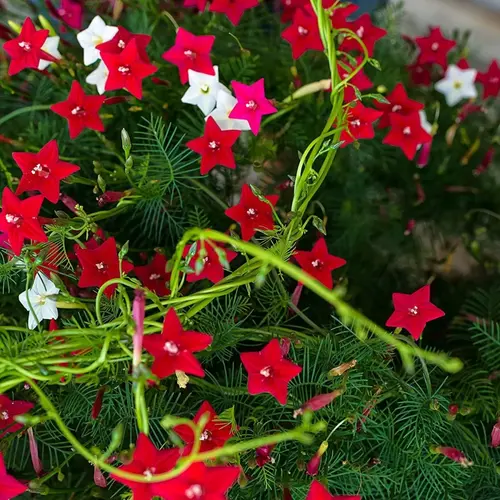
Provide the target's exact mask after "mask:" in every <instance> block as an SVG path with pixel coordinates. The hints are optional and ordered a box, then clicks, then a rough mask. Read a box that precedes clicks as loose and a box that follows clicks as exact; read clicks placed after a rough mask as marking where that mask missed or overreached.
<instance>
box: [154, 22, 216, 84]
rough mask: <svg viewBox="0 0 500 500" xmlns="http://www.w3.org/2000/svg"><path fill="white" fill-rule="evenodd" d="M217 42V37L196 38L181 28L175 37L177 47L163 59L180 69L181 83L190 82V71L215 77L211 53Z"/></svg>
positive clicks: (171, 49) (203, 36) (164, 55)
mask: <svg viewBox="0 0 500 500" xmlns="http://www.w3.org/2000/svg"><path fill="white" fill-rule="evenodd" d="M214 42H215V36H213V35H202V36H196V35H193V34H192V33H190V32H189V31H187V30H185V29H184V28H179V30H178V31H177V36H176V37H175V45H174V46H173V47H171V48H170V49H168V50H167V51H166V52H165V53H164V54H163V55H162V57H163V59H165V60H166V61H168V62H169V63H172V64H174V65H175V66H177V67H178V68H179V76H180V79H181V83H182V84H184V83H187V81H188V69H192V70H193V71H197V72H198V73H206V74H207V75H215V70H214V67H213V65H212V61H211V59H210V51H211V50H212V46H213V44H214Z"/></svg>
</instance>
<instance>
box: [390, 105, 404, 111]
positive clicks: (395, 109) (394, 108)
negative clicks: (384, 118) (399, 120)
mask: <svg viewBox="0 0 500 500" xmlns="http://www.w3.org/2000/svg"><path fill="white" fill-rule="evenodd" d="M401 109H402V108H401V106H400V105H399V104H394V106H393V107H392V112H393V113H397V112H398V111H400V110H401Z"/></svg>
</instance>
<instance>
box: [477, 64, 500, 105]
mask: <svg viewBox="0 0 500 500" xmlns="http://www.w3.org/2000/svg"><path fill="white" fill-rule="evenodd" d="M476 82H479V83H480V84H481V85H482V86H483V99H486V98H488V97H497V96H498V94H500V66H499V65H498V61H497V60H496V59H493V61H491V64H490V65H489V67H488V70H487V71H485V72H484V73H478V74H477V76H476Z"/></svg>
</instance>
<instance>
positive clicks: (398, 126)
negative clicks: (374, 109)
mask: <svg viewBox="0 0 500 500" xmlns="http://www.w3.org/2000/svg"><path fill="white" fill-rule="evenodd" d="M390 122H391V130H390V131H389V133H388V134H387V135H386V137H385V138H384V141H383V143H384V144H390V145H391V146H396V147H397V148H401V149H402V151H403V153H404V154H405V155H406V157H407V158H408V159H409V160H413V158H415V154H416V153H417V149H418V146H419V145H420V144H425V143H426V142H429V141H431V140H432V136H431V135H430V134H429V133H427V132H426V131H425V130H424V129H423V128H422V124H421V121H420V116H419V114H418V113H413V114H411V115H406V116H403V115H399V114H396V113H391V117H390Z"/></svg>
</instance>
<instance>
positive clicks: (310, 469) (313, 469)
mask: <svg viewBox="0 0 500 500" xmlns="http://www.w3.org/2000/svg"><path fill="white" fill-rule="evenodd" d="M327 449H328V442H327V441H323V442H322V443H321V446H320V447H319V449H318V451H317V452H316V453H315V454H314V455H313V457H312V458H311V460H309V463H308V464H307V466H306V473H307V474H309V475H310V476H316V475H317V474H318V471H319V466H320V465H321V457H322V456H323V455H324V454H325V452H326V450H327Z"/></svg>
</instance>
